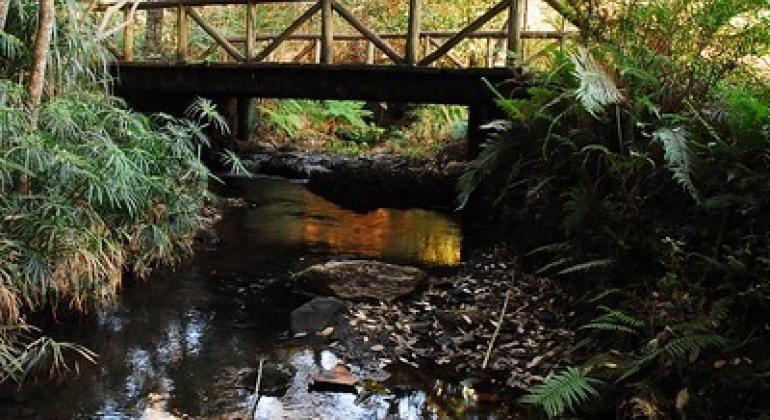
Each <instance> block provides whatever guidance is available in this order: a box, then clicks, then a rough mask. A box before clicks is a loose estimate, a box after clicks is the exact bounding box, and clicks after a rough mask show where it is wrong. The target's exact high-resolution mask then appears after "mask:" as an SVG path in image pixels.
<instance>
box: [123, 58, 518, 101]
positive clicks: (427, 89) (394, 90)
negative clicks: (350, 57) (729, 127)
mask: <svg viewBox="0 0 770 420" xmlns="http://www.w3.org/2000/svg"><path fill="white" fill-rule="evenodd" d="M112 71H113V74H114V75H115V76H117V83H116V91H117V93H118V94H132V95H137V94H139V95H142V94H151V95H154V94H163V93H172V94H195V95H201V96H233V97H259V98H307V99H349V100H366V101H381V102H414V103H441V104H463V105H473V104H483V103H489V102H490V98H491V92H490V91H489V89H488V88H487V87H486V85H485V83H484V81H483V80H484V79H486V80H488V81H489V82H490V83H492V84H493V85H501V84H508V86H506V89H505V90H506V91H509V92H510V91H512V90H514V89H515V87H516V86H518V85H519V84H520V83H521V77H520V75H519V73H517V72H516V71H514V70H511V69H507V68H468V69H448V68H426V67H412V66H389V67H386V66H367V65H329V64H277V63H232V64H166V63H121V64H119V65H117V66H114V67H113V69H112Z"/></svg>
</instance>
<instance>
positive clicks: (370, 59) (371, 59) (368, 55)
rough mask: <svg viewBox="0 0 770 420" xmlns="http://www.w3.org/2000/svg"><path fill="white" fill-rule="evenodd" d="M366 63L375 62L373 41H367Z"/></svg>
mask: <svg viewBox="0 0 770 420" xmlns="http://www.w3.org/2000/svg"><path fill="white" fill-rule="evenodd" d="M366 64H370V65H371V64H374V44H372V42H371V41H367V42H366Z"/></svg>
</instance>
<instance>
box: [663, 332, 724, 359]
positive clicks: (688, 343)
mask: <svg viewBox="0 0 770 420" xmlns="http://www.w3.org/2000/svg"><path fill="white" fill-rule="evenodd" d="M729 342H730V341H729V340H728V339H727V338H725V337H723V336H721V335H719V334H695V335H686V336H684V337H677V338H674V339H673V340H671V341H669V342H668V343H667V344H666V345H665V346H664V347H663V350H664V351H665V352H666V354H667V355H668V356H669V357H670V358H671V359H672V360H674V361H685V360H688V359H690V358H691V357H693V358H694V357H697V355H698V354H700V352H701V351H702V350H705V349H720V348H724V347H726V346H727V344H728V343H729Z"/></svg>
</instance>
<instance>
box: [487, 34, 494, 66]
mask: <svg viewBox="0 0 770 420" xmlns="http://www.w3.org/2000/svg"><path fill="white" fill-rule="evenodd" d="M486 66H487V67H494V66H495V46H494V43H493V42H492V38H487V59H486Z"/></svg>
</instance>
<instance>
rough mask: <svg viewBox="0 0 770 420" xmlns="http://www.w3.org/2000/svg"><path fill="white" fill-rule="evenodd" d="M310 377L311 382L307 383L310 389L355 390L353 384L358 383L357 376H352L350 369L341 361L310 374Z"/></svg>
mask: <svg viewBox="0 0 770 420" xmlns="http://www.w3.org/2000/svg"><path fill="white" fill-rule="evenodd" d="M310 379H311V382H310V383H309V384H308V385H309V388H310V390H311V391H330V392H355V390H356V388H355V386H356V384H357V383H358V378H356V377H355V376H353V374H352V373H350V369H348V367H347V366H345V365H344V364H342V363H338V364H337V366H335V367H333V368H331V369H329V370H323V371H321V372H320V373H317V374H315V375H311V377H310Z"/></svg>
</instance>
